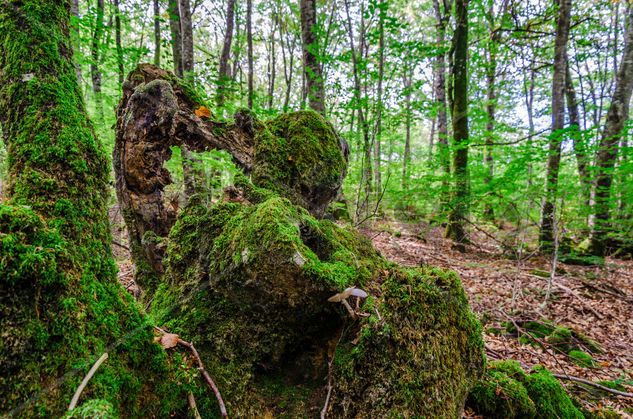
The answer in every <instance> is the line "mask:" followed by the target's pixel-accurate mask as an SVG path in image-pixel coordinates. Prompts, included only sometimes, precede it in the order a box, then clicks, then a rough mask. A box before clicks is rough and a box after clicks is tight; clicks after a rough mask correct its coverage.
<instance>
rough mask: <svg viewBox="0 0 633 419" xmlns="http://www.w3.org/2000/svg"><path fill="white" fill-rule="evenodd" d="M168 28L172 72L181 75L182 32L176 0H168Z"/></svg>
mask: <svg viewBox="0 0 633 419" xmlns="http://www.w3.org/2000/svg"><path fill="white" fill-rule="evenodd" d="M168 1H169V5H168V12H169V28H170V31H171V51H172V56H173V60H174V74H176V75H177V76H178V77H182V76H183V74H184V73H183V68H182V32H181V30H180V10H179V7H178V0H168Z"/></svg>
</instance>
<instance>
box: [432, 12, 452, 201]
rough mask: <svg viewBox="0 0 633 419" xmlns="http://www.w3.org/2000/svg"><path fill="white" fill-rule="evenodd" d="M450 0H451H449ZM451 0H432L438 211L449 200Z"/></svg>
mask: <svg viewBox="0 0 633 419" xmlns="http://www.w3.org/2000/svg"><path fill="white" fill-rule="evenodd" d="M451 1H452V0H451ZM451 1H448V0H443V1H442V6H443V9H442V8H441V7H440V3H439V0H433V8H434V10H435V19H436V21H437V23H436V28H437V29H436V36H435V41H436V44H437V47H438V48H440V49H441V52H438V54H437V56H436V57H435V66H434V68H433V72H434V75H433V80H434V85H433V90H434V96H435V106H436V113H437V152H438V156H439V160H440V166H441V167H442V171H443V172H444V176H443V177H442V192H441V195H440V211H441V212H442V213H445V212H446V211H447V210H448V208H447V205H448V200H449V193H450V190H449V179H450V176H451V160H450V149H449V146H448V116H447V110H446V53H445V52H444V50H443V49H444V44H445V41H446V39H445V36H446V25H447V24H448V20H449V19H450V16H451Z"/></svg>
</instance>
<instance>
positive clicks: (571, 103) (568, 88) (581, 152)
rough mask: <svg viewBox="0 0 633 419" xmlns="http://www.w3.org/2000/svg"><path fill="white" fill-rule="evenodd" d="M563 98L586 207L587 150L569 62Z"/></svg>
mask: <svg viewBox="0 0 633 419" xmlns="http://www.w3.org/2000/svg"><path fill="white" fill-rule="evenodd" d="M565 97H566V98H567V113H568V114H569V128H570V135H571V137H572V140H573V143H574V153H575V154H576V164H577V166H578V177H579V179H580V185H581V187H582V194H583V196H584V201H585V202H584V203H585V205H586V206H587V207H589V205H590V197H591V179H590V174H589V165H590V162H589V158H588V156H587V150H586V148H585V145H584V143H583V139H582V133H581V131H580V113H579V112H578V100H577V98H576V90H575V89H574V82H573V80H572V78H571V71H570V69H569V61H568V62H567V69H566V74H565Z"/></svg>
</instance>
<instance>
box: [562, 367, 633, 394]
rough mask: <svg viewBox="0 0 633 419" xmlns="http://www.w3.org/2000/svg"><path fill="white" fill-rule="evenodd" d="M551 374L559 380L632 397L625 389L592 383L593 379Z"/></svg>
mask: <svg viewBox="0 0 633 419" xmlns="http://www.w3.org/2000/svg"><path fill="white" fill-rule="evenodd" d="M552 375H553V376H554V377H556V378H558V379H561V380H569V381H575V382H577V383H582V384H587V385H589V386H593V387H596V388H599V389H600V390H604V391H607V392H609V393H613V394H617V395H618V396H622V397H631V398H633V393H627V392H625V391H620V390H615V389H612V388H609V387H605V386H603V385H601V384H598V383H594V382H593V381H589V380H585V379H584V378H578V377H574V376H571V375H562V374H554V373H552Z"/></svg>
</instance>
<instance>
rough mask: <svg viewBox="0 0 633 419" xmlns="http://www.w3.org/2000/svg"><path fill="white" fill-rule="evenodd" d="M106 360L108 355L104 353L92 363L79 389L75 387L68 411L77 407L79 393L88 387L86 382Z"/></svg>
mask: <svg viewBox="0 0 633 419" xmlns="http://www.w3.org/2000/svg"><path fill="white" fill-rule="evenodd" d="M106 359H108V353H107V352H104V353H103V355H101V357H99V359H97V362H95V363H94V365H93V366H92V368H90V371H88V374H86V376H85V377H84V379H83V381H82V382H81V384H79V387H77V391H75V395H74V396H73V398H72V400H71V401H70V404H69V405H68V410H69V411H70V410H73V409H74V408H75V407H76V406H77V402H78V401H79V396H81V392H82V391H84V388H86V385H88V381H90V379H91V378H92V376H93V375H95V372H97V369H98V368H99V366H100V365H101V364H103V361H105V360H106Z"/></svg>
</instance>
